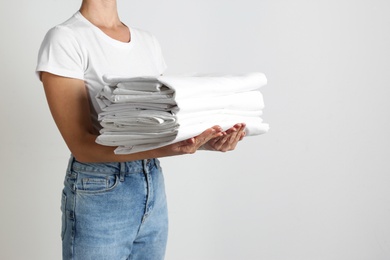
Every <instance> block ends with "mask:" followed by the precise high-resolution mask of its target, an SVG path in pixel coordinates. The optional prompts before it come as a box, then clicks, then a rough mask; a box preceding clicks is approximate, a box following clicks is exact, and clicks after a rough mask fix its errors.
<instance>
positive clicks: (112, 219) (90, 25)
mask: <svg viewBox="0 0 390 260" xmlns="http://www.w3.org/2000/svg"><path fill="white" fill-rule="evenodd" d="M164 70H165V63H164V60H163V57H162V54H161V50H160V47H159V45H158V43H157V41H156V39H155V38H154V37H153V36H152V35H150V34H149V33H147V32H145V31H142V30H139V29H136V28H129V27H127V26H126V25H125V24H123V23H122V22H121V21H120V19H119V17H118V12H117V3H116V0H83V1H82V5H81V8H80V10H79V11H78V12H77V13H76V14H74V15H73V16H72V17H71V18H70V19H69V20H67V21H66V22H64V23H62V24H60V25H58V26H56V27H54V28H52V29H51V30H50V31H49V32H48V33H47V35H46V37H45V39H44V41H43V43H42V46H41V49H40V52H39V59H38V65H37V73H38V74H39V77H40V79H41V81H42V83H43V85H44V90H45V94H46V98H47V101H48V104H49V107H50V110H51V113H52V116H53V118H54V120H55V122H56V124H57V126H58V129H59V131H60V132H61V135H62V137H63V139H64V140H65V142H66V144H67V146H68V148H69V149H70V152H71V154H72V156H71V159H70V161H69V165H68V170H67V174H66V178H65V182H64V184H65V185H64V190H63V194H62V204H61V209H62V214H63V216H62V222H63V223H62V240H63V259H82V260H86V259H94V260H96V259H110V260H114V259H115V260H116V259H152V260H158V259H163V258H164V253H165V246H166V240H167V226H168V220H167V208H166V199H165V191H164V182H163V176H162V173H161V167H160V165H159V161H158V160H157V159H154V158H159V157H166V156H174V155H182V154H190V153H194V152H196V151H197V150H199V149H207V150H214V151H223V152H225V151H229V150H233V149H234V148H235V147H236V145H237V143H238V142H239V141H240V140H242V138H243V137H244V135H245V132H244V129H245V124H243V123H240V124H236V125H235V126H233V127H232V128H230V129H229V130H227V131H225V132H224V131H222V130H221V129H220V127H219V126H214V127H211V128H209V129H206V130H205V131H204V132H203V133H202V134H200V135H199V136H196V137H194V138H191V139H189V140H186V141H182V142H179V143H176V144H172V145H169V146H165V147H162V148H158V149H154V150H150V151H145V152H139V153H135V154H129V155H116V154H114V151H113V150H114V148H113V147H108V146H102V145H99V144H97V143H96V142H95V139H96V137H97V135H98V133H99V130H100V125H99V123H98V121H97V114H98V113H99V112H100V108H99V106H98V105H97V103H96V101H95V98H94V97H95V95H96V93H97V92H98V91H99V90H100V89H101V88H102V86H103V84H104V83H103V82H102V76H103V75H104V74H110V73H111V74H116V75H127V76H143V75H149V76H158V75H161V74H162V73H163V72H164Z"/></svg>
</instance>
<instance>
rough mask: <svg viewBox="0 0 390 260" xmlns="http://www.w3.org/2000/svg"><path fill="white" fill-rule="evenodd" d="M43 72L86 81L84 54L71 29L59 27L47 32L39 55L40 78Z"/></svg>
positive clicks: (38, 71)
mask: <svg viewBox="0 0 390 260" xmlns="http://www.w3.org/2000/svg"><path fill="white" fill-rule="evenodd" d="M42 71H45V72H49V73H52V74H55V75H58V76H62V77H68V78H76V79H81V80H83V79H84V66H83V56H82V52H81V49H80V45H79V44H78V42H77V40H76V39H75V37H74V35H73V33H72V31H71V30H70V29H68V28H64V27H61V26H57V27H54V28H52V29H50V30H49V31H48V32H47V34H46V36H45V38H44V39H43V42H42V44H41V47H40V49H39V53H38V63H37V67H36V74H37V75H38V77H39V78H40V72H42Z"/></svg>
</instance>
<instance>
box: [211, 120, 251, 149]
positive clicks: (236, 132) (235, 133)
mask: <svg viewBox="0 0 390 260" xmlns="http://www.w3.org/2000/svg"><path fill="white" fill-rule="evenodd" d="M245 126H246V125H245V124H244V123H239V124H236V125H234V126H233V127H231V128H229V129H228V130H226V131H225V132H224V135H223V136H222V137H219V138H216V139H214V140H211V141H210V142H209V143H208V146H207V147H208V148H209V149H210V150H215V151H221V152H227V151H231V150H234V149H235V148H236V146H237V143H238V142H239V141H241V140H242V139H243V138H244V136H245Z"/></svg>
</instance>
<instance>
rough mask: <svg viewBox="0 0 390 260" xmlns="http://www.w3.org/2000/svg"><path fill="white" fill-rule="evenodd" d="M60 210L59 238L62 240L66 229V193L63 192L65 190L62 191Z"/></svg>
mask: <svg viewBox="0 0 390 260" xmlns="http://www.w3.org/2000/svg"><path fill="white" fill-rule="evenodd" d="M61 212H62V218H61V221H62V224H61V239H62V240H64V236H65V231H66V194H65V192H62V197H61Z"/></svg>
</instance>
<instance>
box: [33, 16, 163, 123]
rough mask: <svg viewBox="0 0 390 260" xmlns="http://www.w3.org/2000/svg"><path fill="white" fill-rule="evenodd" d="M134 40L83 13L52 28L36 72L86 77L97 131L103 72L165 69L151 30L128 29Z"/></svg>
mask: <svg viewBox="0 0 390 260" xmlns="http://www.w3.org/2000/svg"><path fill="white" fill-rule="evenodd" d="M129 29H130V34H131V41H130V42H129V43H124V42H121V41H117V40H115V39H113V38H111V37H109V36H108V35H106V34H105V33H104V32H103V31H101V30H100V29H99V28H98V27H96V26H95V25H93V24H92V23H91V22H89V21H88V20H87V19H86V18H85V17H83V16H82V14H81V13H80V12H77V13H75V14H74V15H73V16H72V17H71V18H70V19H69V20H67V21H66V22H64V23H62V24H60V25H57V26H55V27H54V28H52V29H50V30H49V31H48V33H47V34H46V36H45V38H44V40H43V42H42V45H41V48H40V50H39V55H38V64H37V68H36V72H37V73H38V75H39V73H40V72H41V71H46V72H49V73H52V74H55V75H59V76H63V77H68V78H76V79H81V80H84V82H85V85H86V87H87V89H88V93H89V95H90V103H91V104H90V105H91V118H92V123H93V126H94V128H95V129H96V130H100V129H101V126H100V124H99V122H98V120H97V115H98V113H100V112H101V109H100V107H99V105H98V104H97V102H96V98H95V96H96V94H97V93H98V92H99V91H100V90H101V89H102V88H103V86H104V82H103V79H102V77H103V75H104V74H108V75H119V76H127V77H136V76H159V75H161V74H163V72H164V70H165V69H166V65H165V62H164V58H163V56H162V53H161V49H160V45H159V43H158V42H157V40H156V38H155V37H154V36H153V35H151V34H150V33H148V32H145V31H142V30H139V29H136V28H129Z"/></svg>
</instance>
